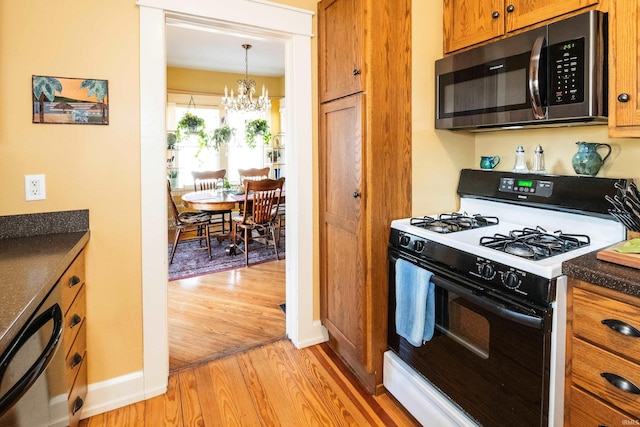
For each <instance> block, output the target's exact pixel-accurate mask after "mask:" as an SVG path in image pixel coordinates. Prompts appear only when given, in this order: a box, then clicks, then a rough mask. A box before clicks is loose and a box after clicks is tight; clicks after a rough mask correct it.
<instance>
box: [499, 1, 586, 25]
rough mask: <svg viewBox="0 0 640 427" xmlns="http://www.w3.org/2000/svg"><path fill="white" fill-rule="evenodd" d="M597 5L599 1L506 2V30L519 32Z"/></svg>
mask: <svg viewBox="0 0 640 427" xmlns="http://www.w3.org/2000/svg"><path fill="white" fill-rule="evenodd" d="M596 4H598V0H506V1H505V18H506V20H507V21H506V22H507V24H506V30H507V32H509V31H514V30H519V29H521V28H525V27H528V26H530V25H534V24H537V23H538V22H542V21H546V20H548V19H551V18H555V17H557V16H562V15H564V14H566V13H570V12H574V11H576V10H580V9H582V8H585V7H588V6H593V5H596Z"/></svg>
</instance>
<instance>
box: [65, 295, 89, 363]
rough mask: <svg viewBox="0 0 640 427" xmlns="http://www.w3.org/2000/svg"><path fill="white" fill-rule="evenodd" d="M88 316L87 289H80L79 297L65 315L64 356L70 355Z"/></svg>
mask: <svg viewBox="0 0 640 427" xmlns="http://www.w3.org/2000/svg"><path fill="white" fill-rule="evenodd" d="M86 316H87V304H86V301H85V287H84V286H83V287H82V288H80V292H79V293H78V297H77V298H76V299H75V300H74V301H73V304H71V307H70V308H69V310H68V311H67V313H66V314H65V315H64V331H63V336H64V354H65V356H66V355H68V354H69V350H70V349H71V346H72V345H73V341H74V340H75V338H76V335H77V334H78V331H79V330H80V327H81V326H82V325H83V324H84V321H85V318H86Z"/></svg>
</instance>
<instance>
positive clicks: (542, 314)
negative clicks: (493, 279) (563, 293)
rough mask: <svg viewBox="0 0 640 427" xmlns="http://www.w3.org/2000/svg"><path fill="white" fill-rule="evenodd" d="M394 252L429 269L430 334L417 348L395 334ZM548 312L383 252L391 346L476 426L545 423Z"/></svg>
mask: <svg viewBox="0 0 640 427" xmlns="http://www.w3.org/2000/svg"><path fill="white" fill-rule="evenodd" d="M398 257H403V258H404V259H406V260H408V261H410V262H413V263H414V265H416V264H419V265H420V267H421V268H425V269H427V270H429V271H431V272H432V273H434V274H433V276H432V279H431V281H432V282H433V283H434V285H435V298H436V301H435V303H436V304H435V306H436V309H435V313H436V319H435V333H434V336H433V338H432V339H431V340H429V341H428V342H424V343H423V345H422V346H420V347H414V346H413V345H411V344H410V343H409V342H408V341H407V340H405V339H404V338H402V337H400V336H399V335H398V334H397V333H396V328H395V310H396V304H395V261H396V260H397V258H398ZM550 316H551V308H549V309H548V310H542V311H538V312H537V313H535V314H534V313H532V312H527V309H526V308H525V309H523V308H522V307H519V306H518V305H517V304H515V303H514V304H513V305H510V304H509V303H508V302H506V301H500V300H498V299H494V298H492V297H491V296H489V295H484V294H483V292H482V291H480V290H479V288H478V287H475V286H474V285H473V284H470V283H464V282H463V281H462V280H461V279H460V278H458V277H456V276H455V275H453V274H449V272H448V271H447V270H446V269H445V268H442V267H438V266H433V265H428V264H424V263H423V262H422V261H420V260H416V259H413V258H411V257H408V256H404V255H401V254H399V253H398V252H397V251H395V250H393V249H390V251H389V316H388V318H389V333H388V344H389V347H390V349H391V350H392V351H394V352H395V353H396V354H398V356H399V357H400V358H401V359H402V360H403V361H405V362H406V363H407V364H408V365H409V366H411V367H412V368H413V369H415V370H416V371H418V372H419V373H420V374H422V375H423V376H424V377H425V378H426V379H427V380H428V381H429V382H430V383H431V384H433V385H434V386H435V387H437V388H438V389H439V390H440V391H442V393H443V394H445V395H446V396H448V397H449V398H450V399H451V400H452V401H453V402H454V403H455V404H457V405H458V406H459V407H460V408H461V409H462V410H463V411H465V412H466V413H467V414H468V415H469V416H471V417H472V418H474V419H475V420H477V421H478V422H479V423H480V424H482V425H486V426H519V427H521V426H546V425H547V418H548V409H549V408H548V390H549V363H550V338H551V334H550V331H549V330H548V329H549V327H548V325H549V324H550V321H551V318H550Z"/></svg>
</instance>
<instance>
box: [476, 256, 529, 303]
mask: <svg viewBox="0 0 640 427" xmlns="http://www.w3.org/2000/svg"><path fill="white" fill-rule="evenodd" d="M475 267H476V268H475V271H474V270H470V271H469V274H471V275H472V276H475V277H479V278H480V279H482V280H484V281H485V283H487V284H491V285H493V286H494V287H496V288H501V289H506V290H508V291H509V292H515V293H517V294H520V295H525V296H528V295H530V294H532V293H533V294H536V293H537V292H538V291H539V290H540V286H539V285H537V284H534V283H535V282H533V281H532V280H535V278H534V277H530V276H529V275H527V273H525V272H523V271H520V270H517V269H515V268H513V267H510V266H507V265H504V264H500V263H497V262H495V261H492V260H488V259H485V258H481V257H477V258H476V262H475Z"/></svg>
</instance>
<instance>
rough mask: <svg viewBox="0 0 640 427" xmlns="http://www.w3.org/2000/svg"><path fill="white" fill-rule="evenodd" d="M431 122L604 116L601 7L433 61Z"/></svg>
mask: <svg viewBox="0 0 640 427" xmlns="http://www.w3.org/2000/svg"><path fill="white" fill-rule="evenodd" d="M435 71H436V120H435V121H436V124H435V126H436V129H452V130H457V129H460V130H470V131H481V130H495V129H496V128H519V127H525V126H566V125H571V124H594V123H603V122H604V123H606V121H607V81H608V75H607V14H606V13H602V12H598V11H590V12H586V13H583V14H580V15H576V16H574V17H571V18H568V19H565V20H561V21H558V22H554V23H551V24H548V25H545V26H543V27H540V28H535V29H532V30H529V31H526V32H523V33H520V34H517V35H514V36H510V37H507V38H504V39H501V40H498V41H495V42H490V43H489V44H486V45H483V46H479V47H476V48H473V49H470V50H468V51H464V52H460V53H457V54H453V55H451V56H447V57H445V58H442V59H440V60H437V61H436V66H435Z"/></svg>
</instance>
